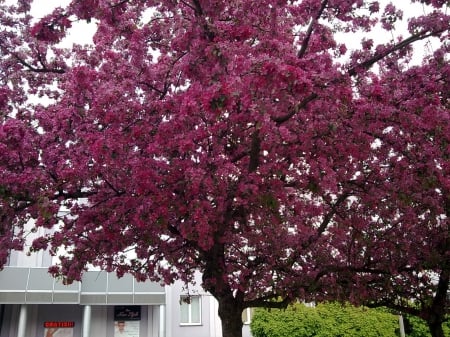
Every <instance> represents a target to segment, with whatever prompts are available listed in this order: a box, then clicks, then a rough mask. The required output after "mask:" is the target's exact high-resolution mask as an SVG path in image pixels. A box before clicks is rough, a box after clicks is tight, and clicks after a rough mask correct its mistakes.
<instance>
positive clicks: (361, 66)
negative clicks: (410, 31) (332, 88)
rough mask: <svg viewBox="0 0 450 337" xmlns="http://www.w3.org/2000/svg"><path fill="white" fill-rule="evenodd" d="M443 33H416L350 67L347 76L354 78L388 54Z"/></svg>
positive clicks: (440, 31)
mask: <svg viewBox="0 0 450 337" xmlns="http://www.w3.org/2000/svg"><path fill="white" fill-rule="evenodd" d="M444 31H445V30H444V29H442V30H439V31H435V32H429V31H422V32H420V33H417V34H415V35H411V36H410V37H409V38H407V39H405V40H403V41H400V42H399V43H397V44H395V45H393V46H391V47H390V48H388V49H386V50H384V51H382V52H378V53H375V55H374V56H373V57H371V58H370V59H368V60H366V61H364V62H362V63H360V64H357V65H354V66H353V67H351V68H350V69H349V70H348V74H349V75H350V76H356V75H357V74H358V70H368V69H369V68H370V67H372V66H373V65H374V64H375V63H377V62H378V61H380V60H382V59H383V58H385V57H386V56H388V55H390V54H392V53H394V52H396V51H398V50H400V49H402V48H405V47H407V46H409V45H410V44H412V43H414V42H416V41H420V40H423V39H426V38H428V37H430V36H433V35H436V34H439V33H442V32H444Z"/></svg>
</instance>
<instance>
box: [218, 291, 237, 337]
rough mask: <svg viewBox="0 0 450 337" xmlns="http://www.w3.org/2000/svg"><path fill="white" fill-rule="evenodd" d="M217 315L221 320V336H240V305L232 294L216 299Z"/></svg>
mask: <svg viewBox="0 0 450 337" xmlns="http://www.w3.org/2000/svg"><path fill="white" fill-rule="evenodd" d="M217 300H218V301H219V317H220V319H221V321H222V337H242V327H243V323H242V310H243V308H242V306H241V305H240V303H239V302H237V301H236V300H235V299H234V298H233V296H226V297H221V298H218V299H217Z"/></svg>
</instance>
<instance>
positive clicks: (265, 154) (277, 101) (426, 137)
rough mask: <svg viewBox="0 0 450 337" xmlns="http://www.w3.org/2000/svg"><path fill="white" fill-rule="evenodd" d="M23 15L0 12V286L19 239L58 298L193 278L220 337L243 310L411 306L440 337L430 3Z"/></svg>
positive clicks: (439, 27) (444, 197)
mask: <svg viewBox="0 0 450 337" xmlns="http://www.w3.org/2000/svg"><path fill="white" fill-rule="evenodd" d="M31 4H32V1H31V0H19V1H17V2H16V3H13V4H10V3H9V2H8V1H4V0H2V1H0V6H1V7H0V9H1V11H0V23H1V27H2V28H1V29H0V52H1V56H0V57H1V58H0V112H1V114H0V116H1V126H0V139H1V143H0V146H1V149H0V165H1V166H0V167H1V169H0V172H1V174H0V216H1V222H0V265H4V264H5V263H6V260H7V256H8V254H9V251H10V250H11V249H16V250H20V249H23V245H24V240H25V238H26V235H27V232H26V226H25V225H26V224H30V223H34V226H35V227H44V228H48V232H47V234H46V235H44V236H42V237H40V238H38V239H36V240H34V242H33V244H32V247H31V249H32V250H39V249H48V250H49V251H50V252H51V254H53V255H55V256H58V257H59V260H60V263H59V264H58V265H56V266H53V267H51V268H50V270H51V272H52V273H54V274H55V275H64V277H65V278H66V280H67V282H71V281H73V280H79V279H80V277H81V274H82V273H83V271H84V270H86V268H88V266H89V265H94V266H97V267H101V268H103V269H106V270H108V271H116V272H117V274H118V275H119V276H121V275H123V274H124V273H132V274H133V275H134V276H135V277H136V278H137V279H138V280H142V281H145V280H154V281H161V282H164V283H170V282H173V281H174V280H176V279H181V280H183V281H186V282H189V281H190V280H192V276H193V274H194V273H195V271H197V270H199V271H200V272H202V274H203V283H202V285H203V287H204V289H205V290H207V291H209V292H210V293H211V294H212V295H213V296H214V297H216V298H217V300H218V301H219V315H220V317H221V319H222V322H223V333H224V337H237V336H240V335H241V329H242V321H241V312H242V309H244V308H246V307H255V306H268V307H277V306H283V305H286V304H287V303H289V302H290V301H292V300H294V299H296V298H301V299H306V300H307V299H311V298H315V299H321V298H341V297H345V298H349V299H350V300H352V301H355V302H358V301H365V300H367V299H380V298H383V296H385V297H386V299H389V300H393V301H394V302H395V303H393V305H397V304H398V301H397V298H404V296H407V297H409V296H412V295H413V294H419V295H420V296H419V298H418V301H422V302H423V303H424V304H427V305H428V304H430V303H431V302H433V301H435V302H436V303H435V304H432V305H429V306H427V305H425V307H426V308H428V309H427V310H426V312H427V313H428V314H430V313H432V315H431V314H430V317H431V316H432V318H430V320H429V322H430V324H431V323H432V321H433V322H435V323H436V325H438V327H437V330H438V332H436V334H435V336H441V335H439V334H440V333H442V328H441V330H440V332H439V326H441V323H442V319H443V317H444V314H445V312H446V311H448V304H449V303H448V298H447V296H446V292H447V290H448V281H449V273H450V263H449V258H450V254H449V249H448V247H449V246H450V245H449V220H448V217H449V215H450V174H449V173H450V172H449V171H450V165H449V151H450V148H449V144H450V139H449V138H450V123H449V122H450V114H449V92H450V90H449V83H448V81H449V78H450V76H449V72H450V66H449V63H448V52H449V45H448V32H449V22H450V20H449V16H448V15H447V14H446V12H445V10H446V8H447V7H448V1H446V0H422V1H417V0H411V1H404V2H402V4H401V6H400V7H399V8H396V7H395V6H394V4H392V3H384V2H378V1H363V0H321V1H319V0H301V1H283V0H282V1H279V0H278V1H274V0H261V1H244V0H232V1H213V0H179V1H178V0H167V1H152V0H117V1H115V0H85V1H77V0H73V1H70V2H69V3H68V4H67V5H66V6H64V7H59V8H56V9H55V10H54V11H53V12H52V13H49V14H48V15H47V16H45V17H43V18H40V19H39V20H36V19H35V18H33V16H32V15H31V14H30V9H31ZM417 4H421V5H422V6H421V7H420V8H421V11H420V13H419V14H418V15H413V16H410V17H409V18H408V19H406V18H405V19H404V20H405V21H406V20H407V25H406V26H407V27H406V30H405V32H404V36H401V35H397V36H396V37H395V38H394V34H393V33H392V32H395V28H396V25H397V23H400V22H402V21H403V20H402V18H403V12H402V8H404V9H406V8H408V6H410V5H411V6H413V5H417ZM77 21H87V22H91V23H92V24H94V25H95V27H96V28H95V34H94V37H93V43H92V44H89V45H78V44H77V45H73V46H71V47H69V48H64V47H63V46H62V45H61V41H63V40H64V38H65V36H66V35H67V34H68V32H70V31H71V27H72V25H74V23H75V22H77ZM374 32H375V33H376V32H379V33H378V34H376V35H378V37H379V41H378V39H375V40H374V39H371V38H370V36H369V34H370V33H374ZM342 36H344V39H343V38H342ZM358 36H361V38H358ZM384 36H386V38H383V37H384ZM350 39H353V40H354V41H353V43H350V42H351V41H350ZM432 40H433V41H434V42H436V45H435V47H433V50H432V51H431V52H429V53H425V54H424V55H423V56H422V57H421V59H420V60H419V61H417V59H416V58H417V57H418V56H417V54H416V53H414V49H413V46H414V45H415V44H416V43H418V42H423V41H432ZM355 45H356V46H355ZM419 57H420V56H419ZM413 61H414V62H413ZM32 221H34V222H32ZM435 275H438V277H439V280H441V279H442V282H440V283H437V282H435V281H434V276H435ZM441 285H442V286H441ZM436 294H437V295H439V296H435V295H436ZM442 294H444V296H443V295H442ZM422 295H423V296H422ZM437 308H440V309H439V310H438V309H437ZM433 324H434V323H433ZM430 326H431V325H430Z"/></svg>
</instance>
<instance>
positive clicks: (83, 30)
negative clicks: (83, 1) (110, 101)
mask: <svg viewBox="0 0 450 337" xmlns="http://www.w3.org/2000/svg"><path fill="white" fill-rule="evenodd" d="M379 2H380V4H381V6H380V9H381V10H382V9H383V8H384V6H383V4H386V3H388V2H390V1H389V0H379ZM393 2H394V4H395V1H393ZM69 3H70V0H35V1H34V2H33V5H32V8H31V11H32V14H33V15H34V16H35V17H36V18H42V17H44V16H45V15H47V14H49V13H51V11H52V10H53V9H54V8H56V7H58V6H61V7H64V6H66V5H67V4H69ZM397 6H398V7H403V8H400V9H401V10H402V11H403V12H404V20H403V21H402V22H401V23H400V24H398V25H397V29H396V31H394V32H392V33H389V32H386V31H384V30H382V29H376V30H373V31H372V32H369V33H364V34H362V33H361V34H352V36H342V37H340V36H338V37H337V39H338V40H340V41H341V42H345V43H346V45H347V48H348V49H352V48H359V41H360V40H361V37H363V36H364V37H366V38H372V39H373V40H374V41H375V42H388V41H389V40H391V39H392V38H394V39H396V38H397V37H398V36H400V35H403V37H407V36H408V32H407V30H406V26H407V21H406V18H408V17H411V16H413V15H423V14H426V13H428V12H430V8H429V7H426V6H425V5H422V4H419V3H414V4H411V3H409V2H408V5H407V6H399V5H398V2H397ZM94 33H95V24H94V23H90V24H88V23H86V22H85V21H81V22H75V23H73V25H72V28H71V29H70V30H69V36H68V37H67V38H66V39H64V40H63V42H62V43H61V44H60V45H61V46H64V47H70V46H71V44H73V43H79V44H85V43H92V37H93V35H94ZM433 44H434V45H437V40H436V39H435V40H434V41H433V40H432V39H427V40H425V41H420V42H416V44H415V45H414V46H415V52H416V53H417V57H416V60H417V62H420V60H421V59H422V57H423V55H424V54H430V53H432V52H433Z"/></svg>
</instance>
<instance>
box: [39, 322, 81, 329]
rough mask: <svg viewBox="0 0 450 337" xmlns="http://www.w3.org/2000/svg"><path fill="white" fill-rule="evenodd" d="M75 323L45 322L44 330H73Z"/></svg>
mask: <svg viewBox="0 0 450 337" xmlns="http://www.w3.org/2000/svg"><path fill="white" fill-rule="evenodd" d="M74 326H75V322H44V328H73V327H74Z"/></svg>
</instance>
